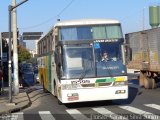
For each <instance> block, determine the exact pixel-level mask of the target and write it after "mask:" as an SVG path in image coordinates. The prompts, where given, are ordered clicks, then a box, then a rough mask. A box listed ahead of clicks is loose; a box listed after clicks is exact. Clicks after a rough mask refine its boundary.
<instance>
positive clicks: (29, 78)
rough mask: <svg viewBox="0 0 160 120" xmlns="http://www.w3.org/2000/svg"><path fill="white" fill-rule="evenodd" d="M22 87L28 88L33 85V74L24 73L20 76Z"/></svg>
mask: <svg viewBox="0 0 160 120" xmlns="http://www.w3.org/2000/svg"><path fill="white" fill-rule="evenodd" d="M22 84H23V87H29V86H33V85H34V74H33V72H26V73H24V74H23V76H22Z"/></svg>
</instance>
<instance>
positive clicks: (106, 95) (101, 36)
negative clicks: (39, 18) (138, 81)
mask: <svg viewBox="0 0 160 120" xmlns="http://www.w3.org/2000/svg"><path fill="white" fill-rule="evenodd" d="M123 44H124V38H123V34H122V29H121V24H120V22H119V21H117V20H110V19H81V20H70V21H58V22H57V23H56V24H55V26H54V27H53V28H52V29H51V30H50V31H49V32H48V33H47V34H46V35H44V36H43V37H42V38H40V40H39V41H38V54H39V57H38V72H39V82H40V83H41V84H42V85H43V87H44V89H45V90H47V91H49V92H51V93H52V94H53V95H54V96H56V97H57V98H58V101H59V103H74V102H85V101H101V100H115V99H127V98H128V77H127V72H126V65H125V50H124V45H123ZM103 52H107V53H108V57H109V59H108V61H102V60H101V58H102V54H103Z"/></svg>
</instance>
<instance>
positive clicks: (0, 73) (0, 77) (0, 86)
mask: <svg viewBox="0 0 160 120" xmlns="http://www.w3.org/2000/svg"><path fill="white" fill-rule="evenodd" d="M2 79H3V71H2V67H1V66H0V95H1V93H2Z"/></svg>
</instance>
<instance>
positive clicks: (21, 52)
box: [18, 45, 32, 62]
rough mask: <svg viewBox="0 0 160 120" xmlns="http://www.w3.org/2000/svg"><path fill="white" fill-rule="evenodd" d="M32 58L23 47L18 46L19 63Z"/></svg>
mask: <svg viewBox="0 0 160 120" xmlns="http://www.w3.org/2000/svg"><path fill="white" fill-rule="evenodd" d="M31 57H32V55H31V53H29V51H28V50H27V49H26V48H24V47H23V46H21V45H19V46H18V60H19V62H22V61H26V60H28V59H30V58H31Z"/></svg>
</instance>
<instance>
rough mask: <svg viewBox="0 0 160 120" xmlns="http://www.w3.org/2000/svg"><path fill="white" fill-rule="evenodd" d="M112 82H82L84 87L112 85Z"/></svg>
mask: <svg viewBox="0 0 160 120" xmlns="http://www.w3.org/2000/svg"><path fill="white" fill-rule="evenodd" d="M111 84H112V82H109V83H106V82H105V83H90V84H81V86H82V87H98V86H110V85H111Z"/></svg>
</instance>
